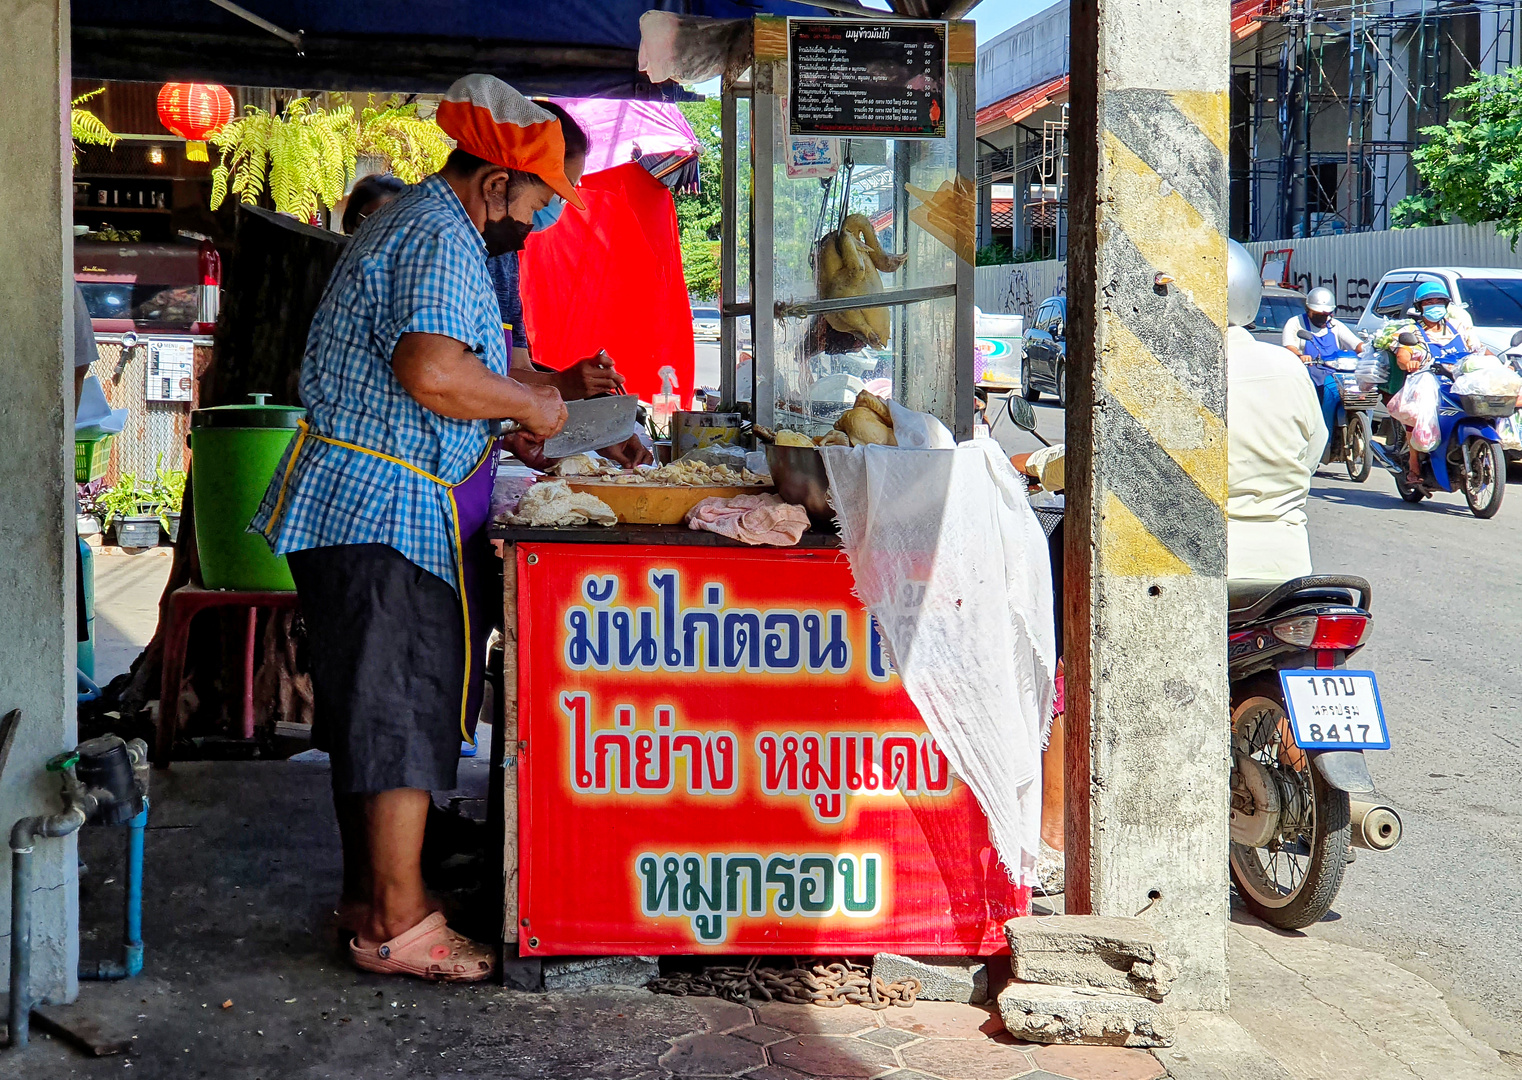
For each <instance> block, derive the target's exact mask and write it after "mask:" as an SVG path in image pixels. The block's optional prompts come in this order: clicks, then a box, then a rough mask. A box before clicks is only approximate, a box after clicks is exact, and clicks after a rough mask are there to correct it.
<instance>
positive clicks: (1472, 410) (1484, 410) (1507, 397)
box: [1458, 394, 1517, 417]
mask: <svg viewBox="0 0 1522 1080" xmlns="http://www.w3.org/2000/svg"><path fill="white" fill-rule="evenodd" d="M1458 398H1459V408H1461V409H1463V410H1464V411H1465V412H1466V413H1468V414H1469V415H1470V416H1495V417H1500V416H1510V415H1511V414H1512V413H1514V412H1516V411H1517V396H1516V395H1515V394H1460V395H1458Z"/></svg>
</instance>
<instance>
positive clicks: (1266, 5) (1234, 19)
mask: <svg viewBox="0 0 1522 1080" xmlns="http://www.w3.org/2000/svg"><path fill="white" fill-rule="evenodd" d="M1284 3H1285V0H1236V2H1235V3H1233V4H1232V5H1231V40H1232V41H1241V40H1242V39H1243V38H1245V37H1252V35H1254V34H1256V33H1257V32H1258V31H1259V30H1262V29H1263V16H1265V15H1274V14H1277V13H1278V12H1279V11H1280V10H1282V9H1283V7H1284Z"/></svg>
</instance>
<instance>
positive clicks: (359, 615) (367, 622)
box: [288, 544, 480, 795]
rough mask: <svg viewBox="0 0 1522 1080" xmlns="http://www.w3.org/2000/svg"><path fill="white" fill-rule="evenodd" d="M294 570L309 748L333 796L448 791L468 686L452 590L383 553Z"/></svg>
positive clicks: (317, 561) (335, 555)
mask: <svg viewBox="0 0 1522 1080" xmlns="http://www.w3.org/2000/svg"><path fill="white" fill-rule="evenodd" d="M288 561H289V562H290V567H291V576H292V577H293V578H295V580H296V592H297V593H298V594H299V595H300V597H301V617H302V620H303V622H305V624H306V632H307V645H308V650H309V655H310V658H311V669H312V691H313V697H314V698H315V705H316V709H315V718H314V723H313V731H312V741H313V745H314V746H317V747H318V748H320V749H323V750H326V751H328V753H329V755H330V756H331V758H332V763H333V790H334V791H335V792H337V793H338V794H341V795H349V794H361V793H371V792H377V791H389V790H391V789H393V788H421V789H423V790H426V791H446V790H449V789H451V788H453V787H454V786H455V774H456V770H457V769H458V767H459V764H460V694H461V689H462V680H463V678H464V674H465V630H464V625H463V617H462V615H461V609H460V598H459V596H458V595H457V594H456V593H455V591H454V589H452V588H451V587H450V586H449V583H448V582H446V581H444V580H443V579H442V578H440V577H438V576H437V575H435V574H431V573H429V572H428V571H427V570H424V569H422V568H421V567H419V566H417V565H416V564H415V563H413V562H411V561H409V560H408V559H407V558H406V557H405V556H404V555H402V554H401V552H399V551H397V550H396V549H395V548H393V547H389V546H387V545H385V544H344V545H338V546H334V547H321V548H312V549H310V550H307V551H294V552H292V553H291V554H290V555H289V556H288ZM473 666H475V667H479V665H473ZM472 674H474V675H476V677H477V679H479V677H480V676H479V672H472ZM473 681H475V680H473Z"/></svg>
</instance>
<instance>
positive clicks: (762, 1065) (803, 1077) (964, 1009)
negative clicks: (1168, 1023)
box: [660, 999, 1165, 1080]
mask: <svg viewBox="0 0 1522 1080" xmlns="http://www.w3.org/2000/svg"><path fill="white" fill-rule="evenodd" d="M690 1004H691V1005H692V1006H693V1007H694V1008H695V1009H696V1010H697V1012H698V1013H699V1014H700V1015H701V1016H702V1017H703V1018H704V1021H705V1025H706V1030H705V1031H703V1032H699V1033H694V1034H690V1035H683V1036H681V1037H680V1038H677V1039H675V1040H673V1042H672V1046H671V1049H670V1050H669V1051H667V1052H666V1053H665V1054H663V1055H662V1056H661V1059H660V1067H661V1069H662V1070H663V1071H664V1073H665V1074H666V1075H668V1076H672V1077H745V1078H746V1080H876V1078H882V1080H1013V1078H1014V1077H1029V1078H1032V1080H1054V1078H1067V1080H1155V1078H1157V1077H1161V1076H1164V1075H1165V1072H1164V1070H1163V1068H1162V1066H1161V1065H1159V1064H1158V1062H1157V1059H1156V1058H1154V1057H1153V1056H1152V1055H1151V1054H1148V1053H1145V1052H1144V1051H1141V1050H1127V1049H1123V1048H1120V1047H1071V1046H1036V1045H1033V1044H1030V1043H1017V1042H1015V1041H1014V1040H1013V1039H1011V1038H1010V1037H1009V1036H1008V1035H1007V1034H1005V1032H1004V1025H1003V1024H1002V1023H1001V1022H1000V1021H999V1018H998V1016H997V1015H996V1014H995V1013H994V1012H993V1011H992V1010H991V1009H983V1008H978V1007H976V1006H972V1005H956V1004H951V1003H948V1002H939V1001H922V1002H919V1003H917V1004H916V1005H915V1006H914V1007H913V1008H909V1009H901V1008H891V1009H886V1010H883V1011H882V1012H873V1011H871V1010H869V1009H864V1008H861V1007H860V1006H855V1005H847V1006H845V1007H844V1008H840V1009H824V1008H819V1007H816V1006H812V1005H784V1004H780V1003H776V1004H764V1005H758V1006H755V1007H750V1008H747V1007H746V1006H743V1005H736V1004H733V1003H731V1002H727V1001H715V1000H712V999H706V1000H690Z"/></svg>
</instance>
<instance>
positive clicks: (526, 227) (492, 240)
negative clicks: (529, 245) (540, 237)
mask: <svg viewBox="0 0 1522 1080" xmlns="http://www.w3.org/2000/svg"><path fill="white" fill-rule="evenodd" d="M533 231H534V223H533V222H532V221H519V220H518V219H517V218H515V217H513V215H511V214H508V215H507V216H506V217H504V218H502V219H501V220H500V221H493V220H491V219H490V218H487V220H486V225H485V227H484V228H482V230H481V238H482V239H483V240H485V241H486V253H487V254H488V255H490V256H492V257H493V258H495V257H496V256H498V255H506V254H507V253H508V252H509V251H522V250H523V245H524V244H525V243H526V242H527V241H528V234H529V233H531V232H533Z"/></svg>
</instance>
